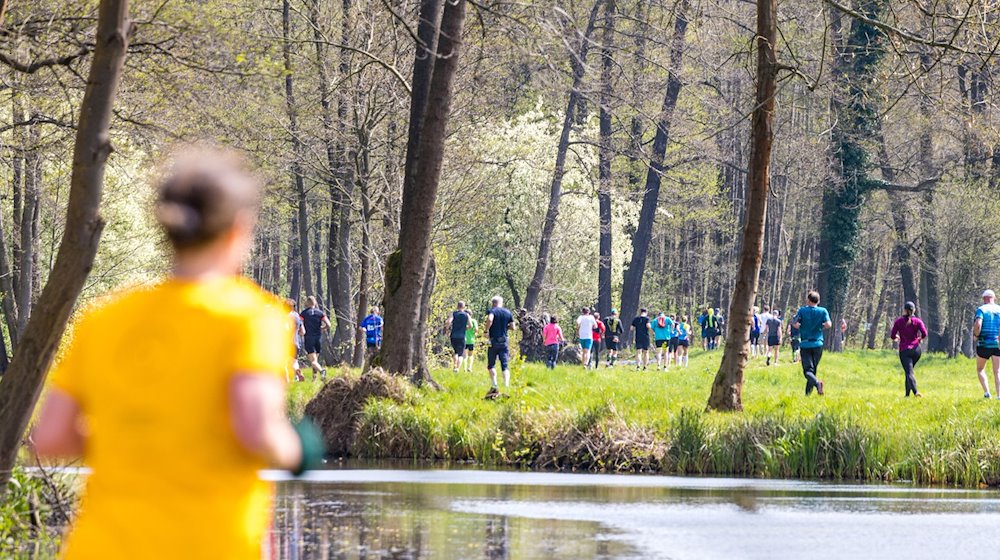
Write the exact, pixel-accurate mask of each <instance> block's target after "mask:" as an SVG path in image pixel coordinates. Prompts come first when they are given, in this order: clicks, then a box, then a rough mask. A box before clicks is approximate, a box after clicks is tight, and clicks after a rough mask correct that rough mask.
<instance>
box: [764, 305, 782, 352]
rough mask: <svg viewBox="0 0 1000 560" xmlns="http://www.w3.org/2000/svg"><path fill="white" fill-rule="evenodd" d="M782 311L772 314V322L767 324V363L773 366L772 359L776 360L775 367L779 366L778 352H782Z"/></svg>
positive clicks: (778, 310)
mask: <svg viewBox="0 0 1000 560" xmlns="http://www.w3.org/2000/svg"><path fill="white" fill-rule="evenodd" d="M781 326H782V322H781V310H780V309H775V310H774V312H773V313H772V314H771V320H770V321H768V322H767V362H766V365H771V358H774V365H778V352H779V351H780V350H781Z"/></svg>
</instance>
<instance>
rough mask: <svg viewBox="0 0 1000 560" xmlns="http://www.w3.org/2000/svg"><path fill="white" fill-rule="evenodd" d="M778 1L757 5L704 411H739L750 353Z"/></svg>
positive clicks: (763, 213)
mask: <svg viewBox="0 0 1000 560" xmlns="http://www.w3.org/2000/svg"><path fill="white" fill-rule="evenodd" d="M777 12H778V3H777V0H758V1H757V36H756V37H755V42H756V43H757V95H756V103H755V105H754V110H753V117H752V123H751V133H750V134H751V147H750V150H751V153H750V173H749V180H748V185H747V186H748V189H749V192H748V193H747V209H746V225H745V226H744V228H743V244H742V249H741V250H740V268H739V272H738V273H737V280H736V290H735V291H734V292H733V301H732V305H731V306H730V308H729V327H728V330H729V333H728V335H727V336H726V345H725V350H724V351H723V354H722V364H721V365H720V366H719V371H718V373H716V375H715V381H714V382H713V383H712V393H711V395H710V396H709V397H708V409H709V410H722V411H737V410H743V370H744V369H745V368H746V364H747V357H748V354H749V343H748V340H749V337H750V332H749V331H750V307H751V306H752V305H753V301H754V298H755V297H756V295H757V281H758V276H759V274H760V263H761V260H762V259H763V252H764V224H765V219H766V217H767V197H768V194H769V191H770V168H771V145H772V142H773V140H774V129H773V128H772V122H773V120H774V108H775V102H774V95H775V84H776V80H777V71H778V69H777V58H776V54H775V45H777V34H778V32H777V29H778V26H777V17H778V14H777Z"/></svg>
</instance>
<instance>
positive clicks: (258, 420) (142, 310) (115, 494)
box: [32, 150, 321, 559]
mask: <svg viewBox="0 0 1000 560" xmlns="http://www.w3.org/2000/svg"><path fill="white" fill-rule="evenodd" d="M259 190H260V189H259V184H258V182H257V181H256V179H255V178H253V177H252V176H251V175H250V174H248V173H247V172H246V171H245V170H244V168H243V166H242V164H241V163H240V162H238V161H237V160H236V159H235V158H234V157H233V156H231V155H228V154H222V153H218V152H211V151H208V152H206V150H201V152H200V153H199V154H198V155H194V154H193V153H192V154H188V155H185V156H182V157H180V158H179V159H178V160H177V161H176V162H175V165H174V166H173V169H172V170H171V172H170V173H169V175H168V176H167V177H166V179H165V181H164V182H163V184H162V185H161V187H160V191H159V199H158V202H157V205H156V216H157V219H158V221H159V222H160V224H161V226H162V227H163V229H164V231H165V233H166V237H167V239H168V240H169V241H170V244H171V246H172V247H173V249H174V258H173V263H172V264H173V269H172V273H171V276H170V277H169V278H168V279H166V280H164V281H163V282H161V283H159V284H157V285H154V286H151V287H148V288H145V289H139V290H133V291H129V292H126V293H122V294H118V295H116V296H113V297H111V298H110V300H109V301H108V302H106V303H105V304H104V305H100V306H98V307H97V308H95V309H94V310H91V311H89V312H86V313H84V314H83V317H82V318H81V319H80V320H79V321H78V323H77V325H76V328H75V329H74V336H73V340H72V343H71V344H70V346H69V349H68V350H67V351H66V353H65V355H64V356H63V358H62V359H61V360H60V363H59V365H58V366H57V368H56V370H55V373H54V374H53V378H52V387H51V389H50V391H49V394H48V397H47V399H46V402H45V404H44V405H43V408H42V412H41V415H40V418H39V422H38V425H37V427H36V429H35V431H34V433H33V435H32V441H33V444H34V446H35V449H36V450H37V451H38V452H39V454H41V455H44V456H79V455H82V456H83V460H84V463H85V464H86V465H87V466H89V467H90V468H91V471H92V472H91V474H90V475H89V476H88V477H87V479H86V486H85V488H84V492H83V498H82V502H81V505H80V511H79V514H78V516H77V518H76V519H75V520H74V522H73V523H72V527H71V530H70V533H69V535H68V537H67V539H66V542H65V545H64V556H65V558H68V559H75V558H102V559H116V558H122V559H124V558H128V559H144V558H185V559H194V558H205V559H208V558H212V559H244V558H245V559H250V558H261V557H262V556H265V555H266V549H265V548H264V543H265V538H266V531H267V528H268V526H269V523H270V517H271V501H272V498H273V488H272V485H271V484H269V483H266V482H263V481H261V480H260V478H259V477H258V470H260V469H262V468H265V467H268V466H274V467H278V468H283V469H291V470H295V471H301V470H303V469H304V468H306V467H307V466H308V465H309V464H311V463H313V462H314V461H315V459H317V457H318V456H317V453H321V451H319V448H320V447H321V446H320V445H318V438H317V434H316V433H315V428H314V427H313V428H311V430H310V429H308V428H303V427H293V426H292V425H291V424H290V423H289V422H288V420H287V419H286V418H285V412H284V410H285V386H284V377H283V372H284V371H285V367H286V366H287V364H288V361H289V360H290V359H291V353H290V348H289V344H288V336H287V318H288V309H286V308H285V307H284V306H283V305H282V304H280V303H279V301H278V300H277V299H275V298H274V297H273V296H271V295H269V294H267V293H266V292H264V291H263V290H262V289H260V288H259V287H257V286H256V285H254V284H253V283H252V282H250V281H248V280H245V279H242V278H240V277H239V276H238V274H239V271H240V270H241V269H242V264H243V260H244V258H245V256H246V254H247V252H248V249H249V247H250V244H251V239H252V232H253V227H254V222H255V217H256V213H257V204H258V199H259Z"/></svg>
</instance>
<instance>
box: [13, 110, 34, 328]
mask: <svg viewBox="0 0 1000 560" xmlns="http://www.w3.org/2000/svg"><path fill="white" fill-rule="evenodd" d="M28 137H29V140H28V142H29V144H28V145H27V146H25V148H24V149H25V157H24V189H23V194H22V197H23V198H22V200H23V203H22V204H23V206H22V208H21V216H20V220H19V223H20V224H21V228H20V232H19V239H20V243H19V247H20V251H18V254H17V273H18V276H17V291H16V293H15V294H14V295H15V298H16V299H17V311H18V313H17V332H18V335H21V334H23V333H24V329H25V327H27V326H28V318H29V317H31V308H32V304H33V302H34V295H35V292H34V290H33V288H34V278H35V264H36V263H37V257H36V252H37V250H38V246H37V244H36V242H35V213H36V212H37V208H38V198H39V196H38V191H39V185H38V183H39V179H40V178H39V176H38V174H39V172H40V171H41V169H40V166H39V161H38V159H39V156H38V127H37V126H32V127H31V130H30V131H29V134H28Z"/></svg>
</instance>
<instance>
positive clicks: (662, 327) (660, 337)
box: [653, 311, 674, 370]
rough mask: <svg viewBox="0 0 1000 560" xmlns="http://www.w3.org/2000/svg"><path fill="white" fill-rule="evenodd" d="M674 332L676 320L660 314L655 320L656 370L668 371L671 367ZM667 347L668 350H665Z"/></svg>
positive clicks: (662, 313)
mask: <svg viewBox="0 0 1000 560" xmlns="http://www.w3.org/2000/svg"><path fill="white" fill-rule="evenodd" d="M673 332H674V320H673V319H671V318H670V317H667V314H666V313H664V312H662V311H661V312H660V313H659V314H658V315H657V316H656V319H654V320H653V344H654V345H655V346H656V369H661V370H662V369H667V367H668V366H669V365H670V349H669V345H670V337H671V335H672V334H673ZM664 347H667V348H664Z"/></svg>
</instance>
